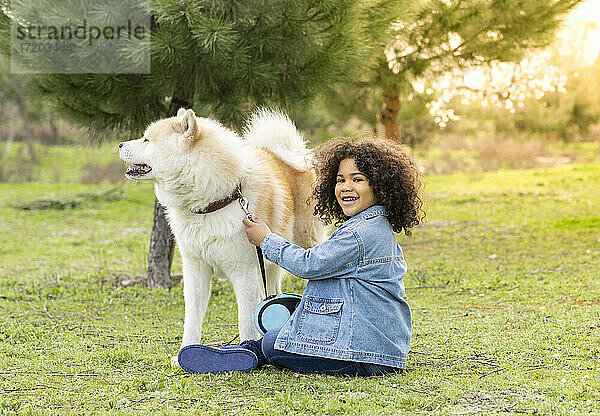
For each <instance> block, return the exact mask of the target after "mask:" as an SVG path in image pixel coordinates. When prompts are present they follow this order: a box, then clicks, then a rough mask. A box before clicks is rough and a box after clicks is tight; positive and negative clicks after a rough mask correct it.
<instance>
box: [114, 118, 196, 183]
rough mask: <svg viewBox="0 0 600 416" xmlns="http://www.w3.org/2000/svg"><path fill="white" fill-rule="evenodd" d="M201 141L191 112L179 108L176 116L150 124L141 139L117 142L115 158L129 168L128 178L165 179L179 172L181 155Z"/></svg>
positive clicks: (126, 174) (126, 173)
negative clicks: (117, 152)
mask: <svg viewBox="0 0 600 416" xmlns="http://www.w3.org/2000/svg"><path fill="white" fill-rule="evenodd" d="M200 138H201V134H200V128H199V124H198V119H197V118H196V115H195V114H194V111H193V110H186V109H184V108H180V109H179V111H178V112H177V116H176V117H170V118H166V119H163V120H159V121H156V122H154V123H152V124H151V125H150V126H148V128H147V129H146V131H145V132H144V135H143V136H142V138H140V139H137V140H129V141H127V142H121V143H119V156H120V157H121V159H123V160H124V161H125V162H127V163H130V164H131V165H130V166H129V167H128V168H127V171H126V172H125V176H126V177H127V178H128V179H136V180H150V179H154V180H155V179H161V178H165V175H167V176H168V175H169V174H173V173H174V172H177V171H178V170H179V169H181V165H182V163H181V156H182V155H184V154H186V153H187V152H188V151H189V149H190V148H191V147H192V146H194V144H195V143H196V142H198V141H199V140H200Z"/></svg>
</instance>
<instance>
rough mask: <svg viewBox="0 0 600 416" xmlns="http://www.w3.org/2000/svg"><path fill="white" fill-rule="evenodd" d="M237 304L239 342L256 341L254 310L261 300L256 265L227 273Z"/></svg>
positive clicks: (258, 273)
mask: <svg viewBox="0 0 600 416" xmlns="http://www.w3.org/2000/svg"><path fill="white" fill-rule="evenodd" d="M228 277H229V280H230V281H231V283H232V284H233V291H234V292H235V297H236V299H237V304H238V328H239V331H240V341H245V340H247V339H258V338H260V335H259V334H258V332H257V331H256V329H255V328H254V319H253V314H254V310H255V309H256V307H257V306H258V304H259V303H260V301H261V300H262V296H261V293H262V290H261V287H262V280H261V278H260V270H259V269H258V265H256V267H253V268H250V269H247V270H243V271H242V270H236V271H232V272H231V273H228Z"/></svg>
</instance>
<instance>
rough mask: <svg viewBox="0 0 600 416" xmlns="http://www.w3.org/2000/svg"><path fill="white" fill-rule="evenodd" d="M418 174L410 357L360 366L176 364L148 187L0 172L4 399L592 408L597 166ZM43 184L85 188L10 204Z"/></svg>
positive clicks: (220, 309) (218, 298)
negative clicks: (422, 209) (420, 205)
mask: <svg viewBox="0 0 600 416" xmlns="http://www.w3.org/2000/svg"><path fill="white" fill-rule="evenodd" d="M426 182H427V184H426V191H427V221H428V222H427V223H426V224H425V225H424V226H422V227H420V228H418V229H416V230H415V231H414V235H413V237H410V238H408V237H405V236H402V237H399V238H400V241H401V244H402V246H403V248H404V250H405V256H406V260H407V262H408V264H409V273H408V274H407V276H406V278H405V283H406V287H407V296H406V297H407V300H408V302H409V304H410V305H411V306H412V308H413V319H414V337H413V346H412V350H411V353H410V355H409V360H408V371H407V372H406V374H404V375H394V376H386V377H379V378H370V379H359V378H334V377H324V376H304V375H298V374H294V373H292V372H288V371H285V372H282V371H278V370H275V369H273V368H266V369H264V370H261V371H257V372H253V373H250V374H229V375H221V376H209V375H206V376H193V375H188V374H185V373H183V372H182V371H178V370H174V369H172V368H171V367H170V357H171V356H172V355H174V354H175V353H176V352H177V349H178V347H179V341H180V337H181V335H182V330H183V310H184V304H183V295H182V287H181V285H178V286H177V287H175V288H174V289H173V290H171V291H166V290H154V291H149V290H147V289H146V288H145V287H144V285H143V284H141V283H140V282H143V278H144V274H145V272H144V268H145V264H146V256H147V246H148V240H149V231H150V226H151V220H152V208H153V200H154V195H153V192H152V187H151V186H149V185H139V184H132V183H127V184H125V185H124V186H123V187H122V188H121V189H119V190H118V191H116V192H114V193H112V194H110V195H109V196H108V197H107V198H99V199H95V200H90V199H86V197H85V196H78V194H82V193H99V192H102V191H104V190H107V189H109V188H111V187H112V185H110V184H108V183H107V184H78V183H76V182H73V183H72V184H55V183H21V184H14V183H13V184H0V345H1V350H0V415H4V414H6V415H10V414H18V415H28V414H31V415H40V414H61V415H63V414H64V415H69V414H102V415H106V414H108V415H112V414H114V415H130V414H131V415H133V414H152V415H154V414H159V415H162V414H166V415H172V414H181V415H190V414H198V415H205V414H215V415H217V414H223V415H233V414H244V415H245V414H273V415H292V414H293V415H295V414H302V415H314V414H357V415H363V414H372V415H388V414H389V415H392V414H443V415H447V414H457V415H466V414H478V413H482V414H544V415H573V414H581V415H587V414H600V378H599V377H598V375H599V374H600V368H599V359H600V276H599V275H600V272H599V271H600V209H599V207H600V191H599V189H600V165H599V164H586V165H568V166H564V167H561V168H555V169H545V170H543V169H538V170H504V171H498V172H492V173H482V174H474V175H462V174H456V175H444V176H428V177H427V178H426ZM42 198H43V199H60V200H77V201H79V202H80V203H81V204H80V205H78V206H77V207H75V208H67V209H64V210H55V209H50V210H20V209H18V208H16V207H17V206H19V205H23V204H30V203H31V202H33V201H34V200H36V199H42ZM174 273H180V263H179V260H177V261H176V264H175V265H174ZM285 286H286V288H287V289H288V290H294V291H300V290H301V287H302V285H301V284H300V283H299V282H298V281H297V280H295V279H294V278H292V277H291V276H287V277H286V282H285ZM212 292H213V293H212V300H211V303H210V306H209V311H208V314H207V318H206V322H205V326H204V336H205V341H206V343H209V344H217V343H223V342H227V341H229V340H231V339H233V338H234V337H235V336H236V335H237V324H236V316H237V313H236V307H235V300H234V296H233V291H232V288H231V287H230V285H229V284H227V283H226V282H221V281H215V282H214V285H213V289H212Z"/></svg>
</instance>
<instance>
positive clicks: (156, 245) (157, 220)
mask: <svg viewBox="0 0 600 416" xmlns="http://www.w3.org/2000/svg"><path fill="white" fill-rule="evenodd" d="M174 252H175V238H173V233H172V232H171V227H169V223H168V222H167V218H166V216H165V208H164V207H163V206H162V205H161V204H160V202H158V199H155V200H154V223H153V224H152V235H151V236H150V250H149V251H148V288H150V289H154V288H157V287H162V288H166V289H170V288H171V287H173V285H174V283H173V280H172V279H171V265H172V264H173V253H174Z"/></svg>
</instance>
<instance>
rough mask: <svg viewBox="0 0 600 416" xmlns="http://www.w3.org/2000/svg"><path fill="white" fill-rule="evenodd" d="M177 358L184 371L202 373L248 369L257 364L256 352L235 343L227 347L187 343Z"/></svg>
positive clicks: (252, 368) (253, 367)
mask: <svg viewBox="0 0 600 416" xmlns="http://www.w3.org/2000/svg"><path fill="white" fill-rule="evenodd" d="M177 360H178V361H179V365H180V366H181V368H183V369H184V370H185V371H187V372H189V373H202V374H219V373H226V372H229V371H250V370H254V369H255V368H256V366H257V365H258V358H257V357H256V354H254V353H253V352H252V351H250V350H249V349H246V348H244V347H240V346H237V345H230V346H227V347H207V346H206V345H199V344H196V345H188V346H186V347H183V348H182V349H181V350H180V351H179V354H178V355H177Z"/></svg>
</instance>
